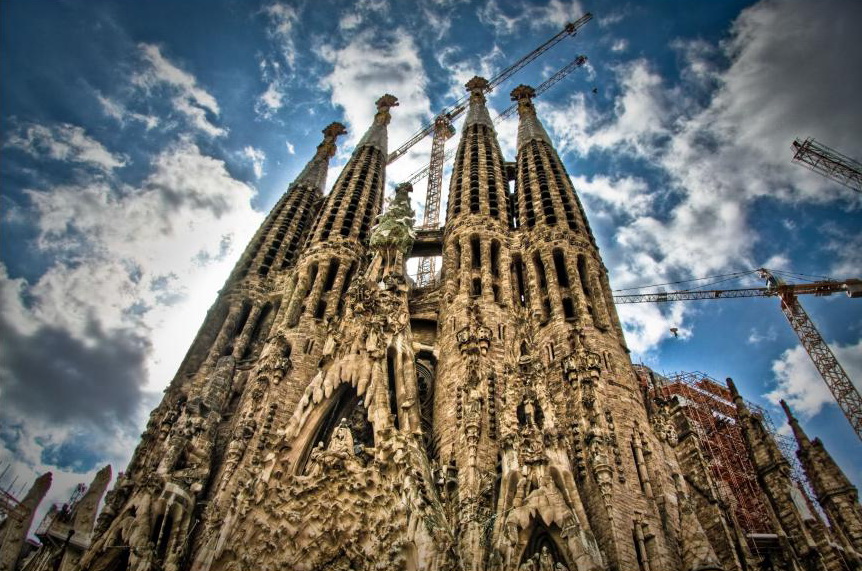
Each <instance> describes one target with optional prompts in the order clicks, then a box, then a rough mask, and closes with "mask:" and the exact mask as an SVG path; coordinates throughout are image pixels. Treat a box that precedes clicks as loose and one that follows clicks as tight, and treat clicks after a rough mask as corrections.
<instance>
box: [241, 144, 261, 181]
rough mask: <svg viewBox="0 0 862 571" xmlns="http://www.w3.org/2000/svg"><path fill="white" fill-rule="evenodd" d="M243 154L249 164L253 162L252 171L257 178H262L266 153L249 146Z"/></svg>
mask: <svg viewBox="0 0 862 571" xmlns="http://www.w3.org/2000/svg"><path fill="white" fill-rule="evenodd" d="M242 154H243V156H244V157H245V158H246V159H247V160H248V161H249V162H251V166H252V169H254V176H255V178H260V177H262V176H263V163H264V162H265V161H266V153H264V152H263V151H262V150H261V149H256V148H254V147H252V146H247V147H245V148H244V149H243V150H242Z"/></svg>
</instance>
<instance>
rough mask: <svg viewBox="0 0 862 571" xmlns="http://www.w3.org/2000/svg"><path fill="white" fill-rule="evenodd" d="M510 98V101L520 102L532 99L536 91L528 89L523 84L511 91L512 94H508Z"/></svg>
mask: <svg viewBox="0 0 862 571" xmlns="http://www.w3.org/2000/svg"><path fill="white" fill-rule="evenodd" d="M509 96H510V97H511V98H512V101H521V100H522V99H528V100H529V99H532V98H533V97H535V96H536V90H535V89H533V88H532V87H530V86H529V85H524V84H523V83H522V84H521V85H519V86H518V87H516V88H515V89H513V90H512V93H510V94H509Z"/></svg>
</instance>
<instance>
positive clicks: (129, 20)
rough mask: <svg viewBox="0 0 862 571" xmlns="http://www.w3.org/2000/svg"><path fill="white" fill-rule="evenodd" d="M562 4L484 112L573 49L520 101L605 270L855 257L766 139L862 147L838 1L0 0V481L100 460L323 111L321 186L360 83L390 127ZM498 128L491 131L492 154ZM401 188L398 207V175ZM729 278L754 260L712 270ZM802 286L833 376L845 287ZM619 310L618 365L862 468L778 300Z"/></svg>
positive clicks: (847, 313) (678, 273)
mask: <svg viewBox="0 0 862 571" xmlns="http://www.w3.org/2000/svg"><path fill="white" fill-rule="evenodd" d="M587 11H590V12H592V13H593V14H594V15H595V18H594V19H593V21H591V22H590V23H589V24H587V25H586V26H585V27H584V28H583V29H582V31H581V32H580V33H579V34H578V36H577V38H575V39H566V40H565V41H564V42H562V43H560V44H559V45H558V46H556V47H555V48H554V49H553V50H551V51H549V52H548V53H546V54H545V55H543V56H542V57H541V58H540V59H539V60H537V61H536V62H534V63H533V64H531V65H530V66H529V67H527V68H525V69H524V70H522V72H520V73H519V74H518V75H517V76H516V77H515V78H513V79H512V80H510V81H509V82H508V83H506V84H503V85H501V86H500V88H499V89H498V90H497V91H496V92H494V93H492V94H491V95H490V97H489V106H490V107H491V108H492V110H496V111H502V110H503V109H504V108H506V107H507V106H508V105H509V97H508V93H509V91H511V89H512V88H514V87H515V86H516V85H517V84H518V83H527V84H532V85H534V86H536V85H538V84H539V83H541V82H542V81H543V80H544V79H545V78H547V77H548V76H550V75H551V74H553V73H554V72H555V71H556V70H557V69H559V68H561V67H562V66H564V65H565V64H566V63H568V62H569V61H571V60H572V59H574V58H575V57H576V56H577V55H579V54H585V55H586V56H587V57H588V58H589V65H588V66H586V67H584V68H582V69H580V70H578V71H576V72H574V73H573V74H571V75H570V76H569V77H567V78H566V79H565V80H564V81H562V82H560V83H559V84H558V85H557V86H555V87H554V88H553V89H551V90H550V91H548V92H547V93H545V94H544V95H542V97H541V98H540V99H538V100H537V107H538V110H539V114H540V117H541V119H542V120H543V121H544V123H545V125H546V127H547V128H548V130H549V132H550V134H551V136H552V138H553V139H554V141H555V143H556V145H557V148H558V149H559V151H560V153H561V155H562V156H563V160H564V161H565V163H566V166H567V168H568V171H569V173H570V174H571V176H572V177H573V180H574V182H575V186H576V188H578V190H579V192H580V194H581V197H582V199H583V201H584V204H585V208H586V210H587V214H588V216H589V218H590V221H591V224H592V226H593V229H594V231H595V233H596V235H597V239H598V243H599V246H600V247H601V250H602V254H603V257H604V260H605V264H606V265H607V267H608V269H609V272H610V276H611V283H612V286H613V287H614V288H631V287H636V286H646V285H651V284H658V283H664V282H672V281H678V280H687V279H693V278H700V277H705V276H714V275H719V274H725V273H729V272H740V271H746V270H751V269H754V268H757V267H760V266H765V267H769V268H773V269H777V270H783V271H789V272H796V273H799V274H805V275H810V276H830V277H834V278H839V279H843V278H849V277H862V237H860V226H862V225H860V220H862V217H860V208H862V199H860V197H862V195H859V194H858V193H854V192H853V191H850V190H848V189H846V188H844V187H841V186H838V185H837V184H834V183H831V182H829V181H827V180H825V179H823V178H821V177H819V176H817V175H815V174H813V173H811V172H809V171H807V170H805V169H803V168H801V167H799V166H797V165H794V164H792V163H791V162H790V157H791V152H790V144H791V142H792V141H793V139H794V138H795V137H809V136H812V137H816V138H817V139H818V140H820V141H822V142H824V143H825V144H827V145H829V146H832V147H834V148H836V149H839V150H840V151H842V152H843V153H845V154H847V155H850V156H854V157H856V158H860V157H862V112H860V110H859V104H858V94H859V93H860V92H862V76H860V73H859V70H860V69H862V37H860V36H859V34H858V32H857V29H856V26H855V25H854V23H855V22H859V21H860V18H862V5H860V4H859V3H858V2H853V1H850V0H848V1H844V2H841V1H827V2H818V3H813V2H805V1H796V0H781V1H760V2H697V3H692V2H687V1H679V2H670V1H667V2H657V3H650V4H648V5H642V4H641V3H634V2H632V3H625V2H610V1H601V0H595V1H592V2H589V1H584V2H581V3H577V2H564V1H561V0H550V1H547V2H546V1H544V0H541V1H537V2H528V1H524V0H482V1H457V0H420V1H417V2H409V3H408V2H398V1H395V0H361V1H359V2H337V1H332V0H323V1H315V2H308V1H305V2H276V1H272V0H267V1H255V2H252V1H249V2H239V1H237V0H223V1H210V0H208V1H187V2H176V1H170V2H169V1H165V0H155V1H149V2H108V1H99V0H88V1H83V0H81V1H72V0H67V1H62V2H59V1H58V2H48V1H45V2H26V1H23V0H9V1H6V2H3V3H0V27H2V34H0V66H2V67H0V75H2V77H0V121H2V123H0V125H2V139H0V145H2V146H0V152H2V162H0V191H2V195H0V216H2V218H0V234H2V235H0V238H2V241H0V296H2V304H0V320H2V322H0V327H2V341H0V343H2V344H0V462H6V461H9V462H12V463H13V470H12V471H14V472H15V473H16V474H17V475H18V477H19V483H20V482H22V481H24V480H29V479H32V477H33V476H34V475H35V474H36V473H38V472H42V471H45V470H53V471H54V473H55V485H54V489H53V490H52V493H51V497H52V499H55V500H57V499H63V498H64V497H65V496H67V495H68V493H69V491H70V490H71V487H72V486H73V485H74V484H75V483H77V482H79V481H89V479H90V478H91V477H92V475H93V474H94V472H95V470H96V469H98V467H99V466H101V465H102V464H104V463H108V462H110V463H112V464H114V466H115V471H116V470H121V469H122V468H123V467H124V466H125V464H126V462H127V461H128V458H129V456H130V455H131V452H132V450H133V447H134V445H135V444H136V442H137V439H138V435H139V434H140V432H141V430H142V428H143V426H144V424H145V423H146V420H147V415H148V414H149V411H150V410H151V409H152V407H153V406H154V405H155V404H156V403H157V401H158V399H159V397H160V395H161V391H162V389H163V388H164V387H165V385H166V384H167V382H168V381H169V380H170V378H171V377H172V375H173V373H174V371H175V369H176V367H177V366H178V364H179V362H180V360H181V359H182V357H183V354H184V352H185V350H186V348H187V347H188V345H189V343H190V342H191V339H192V337H193V336H194V334H195V332H196V331H197V328H198V326H199V324H200V323H201V321H202V319H203V316H204V314H205V312H206V310H207V308H208V307H209V306H210V304H211V303H212V301H213V300H214V299H215V295H216V293H217V291H218V289H219V288H220V287H221V285H222V283H223V281H224V279H225V277H226V275H227V273H228V272H229V271H230V268H231V267H232V265H233V263H234V262H235V260H236V259H237V257H238V256H239V253H240V251H241V249H242V248H243V247H244V245H245V244H246V242H247V241H248V239H249V237H250V236H251V234H252V233H253V232H254V231H255V229H256V227H257V226H258V225H259V224H260V222H261V220H262V219H263V217H264V216H265V213H266V212H267V211H268V209H269V208H270V207H271V206H272V205H273V204H274V202H275V201H276V200H277V199H278V197H279V196H280V194H281V193H282V192H283V191H284V190H285V188H286V187H287V185H288V184H289V183H290V181H291V180H292V179H293V178H294V177H295V176H296V175H297V174H298V173H299V171H300V170H301V169H302V167H303V166H304V164H305V161H307V160H308V158H309V157H311V155H312V154H313V151H314V148H315V147H316V145H317V144H318V143H319V142H320V139H321V135H320V130H321V129H322V128H323V127H324V126H325V125H327V124H328V123H329V122H331V121H335V120H338V121H342V122H344V123H345V124H346V125H347V128H348V130H349V134H348V135H347V136H346V137H343V138H342V140H341V141H340V143H341V149H340V150H339V153H338V155H337V156H336V157H335V159H334V160H333V166H332V170H331V173H330V178H329V181H330V183H332V182H334V180H335V174H336V173H337V171H338V169H339V168H340V166H342V165H343V164H344V163H345V162H346V160H347V158H348V156H349V153H350V151H351V149H352V146H353V144H355V142H356V141H357V140H358V138H359V137H360V136H361V134H362V132H363V131H364V129H365V128H366V127H367V126H368V124H369V123H370V121H371V118H372V116H373V113H374V105H373V102H374V100H375V99H376V98H377V97H378V96H379V95H381V94H382V93H384V92H391V93H393V94H395V95H396V96H398V97H399V99H400V101H401V105H400V106H399V107H397V108H396V109H394V110H393V120H392V124H391V126H390V144H391V145H392V146H394V145H397V144H399V143H400V142H402V141H404V140H406V139H407V138H408V137H409V136H410V135H411V134H412V133H413V132H415V131H416V130H417V129H418V128H419V127H420V126H421V125H422V124H423V123H425V122H426V121H428V120H430V119H431V118H432V116H433V113H434V112H435V111H438V110H440V109H441V108H442V107H444V106H447V105H449V104H451V103H452V102H453V101H454V100H455V99H457V98H458V97H460V96H461V95H462V94H463V93H464V91H463V84H464V83H465V82H466V81H467V80H468V79H469V78H470V77H472V76H473V75H475V74H480V75H485V76H486V77H491V76H493V75H494V74H495V73H496V72H498V71H500V70H501V69H503V68H504V67H506V66H507V65H509V64H510V63H511V62H513V61H515V60H516V59H518V58H519V57H521V56H522V55H523V54H525V53H527V52H528V51H530V50H532V49H533V48H534V47H536V46H538V45H539V44H541V43H543V42H544V41H545V40H546V39H547V38H549V37H551V36H552V35H554V34H555V33H556V32H557V31H559V30H560V29H562V27H563V25H564V24H565V23H566V22H567V21H571V20H574V19H576V18H577V17H579V16H581V15H582V14H583V13H584V12H587ZM594 90H595V92H594ZM458 126H459V125H458V124H456V127H458ZM516 126H517V125H516V120H515V119H510V120H508V121H506V122H504V123H502V124H500V125H499V127H498V133H499V137H500V141H501V145H502V148H503V151H504V153H505V154H506V155H507V156H508V157H509V158H510V160H514V139H515V131H516ZM429 150H430V141H425V142H424V143H422V144H419V145H417V146H416V147H414V149H413V150H412V152H411V153H410V154H409V155H407V156H405V157H404V158H402V159H400V160H399V161H398V162H396V163H394V164H393V165H392V166H391V167H390V168H389V169H388V172H387V180H388V184H389V185H390V188H391V186H392V184H393V183H394V182H398V181H400V180H404V179H406V178H407V177H408V176H409V175H410V174H411V173H412V172H413V171H415V170H417V169H418V168H421V167H422V166H424V165H425V164H427V160H428V153H429ZM444 186H445V187H448V179H446V180H445V181H444ZM416 190H417V192H416V193H415V195H416V196H417V200H418V201H419V202H418V203H417V205H416V206H417V209H418V210H419V211H420V212H421V208H422V203H421V199H422V195H423V194H424V183H423V184H420V185H417V189H416ZM443 212H445V205H444V208H443ZM699 283H704V282H699ZM754 285H760V282H759V280H757V279H756V278H755V277H753V276H752V277H749V278H747V279H746V280H738V281H735V282H725V283H722V284H721V286H720V287H740V286H754ZM802 303H803V304H804V306H805V307H806V308H807V310H808V312H809V313H810V315H811V316H812V318H813V319H814V320H815V322H816V323H817V325H818V327H819V328H820V331H821V333H822V334H823V336H824V337H825V339H826V340H827V341H828V342H829V344H830V346H831V347H832V349H833V351H834V352H835V353H836V355H837V356H838V358H839V360H840V361H841V362H842V363H843V365H844V367H845V368H846V369H847V372H848V373H849V374H850V376H851V378H854V379H856V380H857V382H858V380H859V379H860V378H862V303H860V302H859V301H857V300H849V299H848V298H846V297H844V296H833V297H831V298H803V299H802ZM620 314H621V317H622V319H623V321H624V325H625V327H626V331H627V340H628V342H629V346H630V348H631V349H632V352H633V353H632V357H633V360H634V361H635V362H643V363H645V364H647V365H649V366H651V367H653V368H654V369H656V370H657V371H659V372H666V373H671V372H674V371H703V372H705V373H706V374H708V375H710V376H712V377H714V378H717V379H724V378H725V377H728V376H730V377H733V378H734V379H735V380H736V381H737V384H738V385H739V386H740V388H741V390H742V391H743V393H744V394H745V396H746V397H747V398H748V399H750V400H752V401H754V402H757V403H759V404H761V405H763V406H765V407H766V408H767V409H768V410H769V411H770V412H771V413H772V415H773V417H774V418H775V419H776V421H778V422H779V423H780V422H781V416H780V411H779V409H778V408H777V407H776V406H775V403H776V402H777V399H778V398H781V397H783V398H786V399H787V400H789V402H790V403H791V405H792V406H793V407H794V408H795V409H796V410H797V411H798V415H799V416H800V417H801V418H802V420H803V426H804V427H805V428H806V429H807V430H808V432H809V434H810V435H812V436H814V435H816V436H820V437H821V438H822V439H823V440H824V441H825V442H826V444H827V446H828V447H829V449H830V450H831V451H832V452H833V454H834V455H835V457H836V458H837V459H838V460H839V461H840V462H841V464H842V465H843V467H844V468H845V469H846V471H847V472H848V474H849V475H850V477H851V478H852V479H853V480H854V482H856V483H857V485H858V484H860V483H862V454H860V453H859V452H860V443H859V441H858V440H857V439H856V437H855V436H854V435H853V433H852V431H851V430H850V429H849V427H848V426H847V424H846V421H844V419H843V418H842V416H841V414H840V411H838V409H837V407H836V406H835V405H834V403H833V402H832V399H831V397H830V396H829V394H828V392H827V390H826V389H825V387H824V385H823V383H822V381H821V380H820V378H819V376H818V375H817V374H816V372H815V371H814V369H813V367H812V366H811V364H810V363H809V361H808V358H807V356H806V354H805V353H804V351H803V350H802V349H801V347H800V346H799V343H798V341H797V339H796V337H795V335H794V334H793V332H792V330H791V329H790V327H789V325H788V324H787V323H786V321H785V319H784V317H783V315H782V314H781V312H780V310H779V307H778V302H777V300H775V299H745V300H728V301H716V302H707V301H704V302H689V303H685V304H683V303H678V304H674V305H667V306H657V305H628V306H624V307H622V306H621V307H620ZM671 327H675V328H677V329H678V330H679V337H678V338H676V337H673V335H672V334H671V333H670V328H671ZM10 473H11V471H10ZM6 483H8V477H7V482H6Z"/></svg>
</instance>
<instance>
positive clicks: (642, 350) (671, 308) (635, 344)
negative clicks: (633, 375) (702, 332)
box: [617, 303, 691, 361]
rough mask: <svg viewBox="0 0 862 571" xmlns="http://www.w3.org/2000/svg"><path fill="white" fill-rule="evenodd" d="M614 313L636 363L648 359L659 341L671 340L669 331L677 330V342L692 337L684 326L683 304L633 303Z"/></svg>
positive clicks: (620, 307) (619, 307)
mask: <svg viewBox="0 0 862 571" xmlns="http://www.w3.org/2000/svg"><path fill="white" fill-rule="evenodd" d="M617 311H618V312H619V315H620V320H621V321H622V323H623V330H624V331H625V335H626V342H627V343H628V347H629V349H630V350H631V351H632V354H633V360H635V361H637V360H638V358H643V357H645V356H648V355H649V353H650V352H651V351H652V350H653V349H655V347H656V346H657V345H658V344H659V343H660V342H661V341H664V340H665V339H669V338H671V337H674V335H673V333H672V332H671V328H672V327H674V328H676V329H677V336H678V338H679V339H688V338H689V337H691V330H690V329H688V328H687V327H685V326H684V325H683V317H684V312H685V306H684V305H683V304H682V303H672V304H661V305H659V304H651V303H632V304H625V305H620V306H618V307H617ZM675 338H676V337H675Z"/></svg>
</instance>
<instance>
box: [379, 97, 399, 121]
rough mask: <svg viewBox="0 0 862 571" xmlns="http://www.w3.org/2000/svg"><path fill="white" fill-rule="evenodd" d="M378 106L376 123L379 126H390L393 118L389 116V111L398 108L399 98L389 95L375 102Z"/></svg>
mask: <svg viewBox="0 0 862 571" xmlns="http://www.w3.org/2000/svg"><path fill="white" fill-rule="evenodd" d="M375 105H377V115H375V116H374V122H375V123H377V124H378V125H388V124H389V120H390V119H392V116H391V115H389V109H391V108H392V107H397V106H398V98H397V97H395V96H394V95H390V94H389V93H387V94H385V95H384V96H383V97H381V98H380V99H378V100H377V101H376V102H375Z"/></svg>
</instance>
